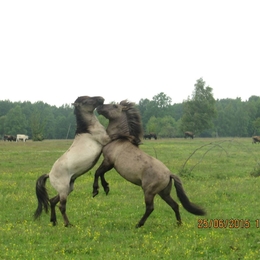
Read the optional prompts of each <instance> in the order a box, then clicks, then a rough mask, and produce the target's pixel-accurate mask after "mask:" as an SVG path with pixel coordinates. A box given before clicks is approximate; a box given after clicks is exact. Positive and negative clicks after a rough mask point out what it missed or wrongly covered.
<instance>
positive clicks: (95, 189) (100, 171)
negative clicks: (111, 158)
mask: <svg viewBox="0 0 260 260" xmlns="http://www.w3.org/2000/svg"><path fill="white" fill-rule="evenodd" d="M112 168H113V164H110V163H108V162H107V161H106V160H105V159H104V160H103V162H102V163H101V165H100V166H99V167H98V169H97V170H96V172H95V177H94V183H93V192H92V194H93V197H95V196H96V195H98V189H99V186H98V178H99V177H100V178H101V184H102V186H103V189H104V191H105V193H106V195H107V194H108V193H109V184H108V182H106V180H105V177H104V175H105V173H106V172H107V171H109V170H111V169H112Z"/></svg>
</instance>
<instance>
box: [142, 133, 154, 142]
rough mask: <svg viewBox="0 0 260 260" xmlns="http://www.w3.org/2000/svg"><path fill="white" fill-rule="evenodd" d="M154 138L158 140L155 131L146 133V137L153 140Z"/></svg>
mask: <svg viewBox="0 0 260 260" xmlns="http://www.w3.org/2000/svg"><path fill="white" fill-rule="evenodd" d="M152 138H154V139H155V140H157V135H156V134H155V133H150V134H145V135H144V139H149V140H151V139H152Z"/></svg>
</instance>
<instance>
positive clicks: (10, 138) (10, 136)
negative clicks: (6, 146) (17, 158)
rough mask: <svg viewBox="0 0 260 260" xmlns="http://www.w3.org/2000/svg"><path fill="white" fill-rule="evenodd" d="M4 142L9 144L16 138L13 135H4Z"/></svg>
mask: <svg viewBox="0 0 260 260" xmlns="http://www.w3.org/2000/svg"><path fill="white" fill-rule="evenodd" d="M4 141H9V142H12V141H16V137H15V136H13V135H4Z"/></svg>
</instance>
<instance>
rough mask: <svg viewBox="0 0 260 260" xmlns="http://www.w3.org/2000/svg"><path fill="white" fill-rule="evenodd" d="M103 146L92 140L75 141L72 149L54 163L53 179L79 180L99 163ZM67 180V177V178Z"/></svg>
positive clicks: (51, 174) (51, 173)
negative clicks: (72, 178)
mask: <svg viewBox="0 0 260 260" xmlns="http://www.w3.org/2000/svg"><path fill="white" fill-rule="evenodd" d="M101 150H102V145H101V144H99V143H97V142H96V141H94V140H92V139H87V138H81V139H79V138H78V139H75V141H74V142H73V144H72V145H71V147H70V148H69V149H68V150H67V151H66V152H65V153H64V154H63V155H62V156H61V157H60V158H59V159H58V160H57V161H56V162H55V163H54V165H53V167H52V170H51V172H50V179H51V178H52V176H53V178H57V179H59V178H64V177H65V176H67V178H69V179H70V178H71V177H72V176H73V177H74V178H77V177H78V176H80V175H82V174H83V173H85V172H87V171H88V170H90V169H91V168H92V167H93V166H94V165H95V163H96V162H97V160H98V158H99V156H100V154H101ZM65 178H66V177H65Z"/></svg>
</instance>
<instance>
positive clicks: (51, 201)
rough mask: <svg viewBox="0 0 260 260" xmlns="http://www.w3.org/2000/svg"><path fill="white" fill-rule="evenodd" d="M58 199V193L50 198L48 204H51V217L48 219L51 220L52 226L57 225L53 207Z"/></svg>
mask: <svg viewBox="0 0 260 260" xmlns="http://www.w3.org/2000/svg"><path fill="white" fill-rule="evenodd" d="M59 201H60V196H59V195H56V196H55V197H53V198H51V199H50V204H51V219H50V221H51V222H52V225H53V226H56V225H57V217H56V211H55V207H56V205H57V203H58V202H59Z"/></svg>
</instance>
